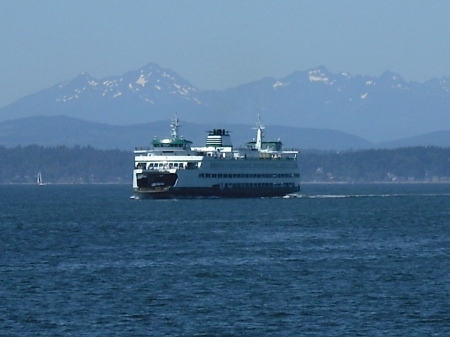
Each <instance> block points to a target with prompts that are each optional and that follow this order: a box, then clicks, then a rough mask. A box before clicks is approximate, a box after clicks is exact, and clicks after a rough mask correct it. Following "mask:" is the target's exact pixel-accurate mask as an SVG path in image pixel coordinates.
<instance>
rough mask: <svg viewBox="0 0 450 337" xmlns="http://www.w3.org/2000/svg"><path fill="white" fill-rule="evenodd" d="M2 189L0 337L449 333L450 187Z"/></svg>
mask: <svg viewBox="0 0 450 337" xmlns="http://www.w3.org/2000/svg"><path fill="white" fill-rule="evenodd" d="M302 188H303V189H302V192H301V193H302V195H301V197H300V198H292V199H284V198H267V199H244V200H238V199H189V200H131V199H130V196H131V187H130V186H124V185H95V186H94V185H85V186H80V185H78V186H77V185H46V186H21V185H16V186H13V185H3V186H0V192H1V193H0V335H1V336H449V335H450V184H447V185H445V184H444V185H437V184H430V185H426V184H411V185H406V184H398V185H389V184H380V185H325V184H324V185H308V184H305V185H303V186H302Z"/></svg>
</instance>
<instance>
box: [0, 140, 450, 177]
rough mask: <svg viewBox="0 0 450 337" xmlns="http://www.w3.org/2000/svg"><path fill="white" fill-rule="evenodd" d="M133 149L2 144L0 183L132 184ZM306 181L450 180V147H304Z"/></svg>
mask: <svg viewBox="0 0 450 337" xmlns="http://www.w3.org/2000/svg"><path fill="white" fill-rule="evenodd" d="M133 165H134V162H133V153H132V152H131V151H121V150H98V149H94V148H93V147H90V146H87V147H80V146H75V147H70V148H69V147H66V146H57V147H42V146H38V145H29V146H23V147H22V146H18V147H15V148H5V147H2V146H0V183H3V184H5V183H34V182H36V177H37V174H38V173H39V172H41V173H42V176H43V179H44V182H48V183H79V184H83V183H125V184H131V179H132V170H133ZM300 171H301V175H302V181H304V182H314V181H315V182H401V181H404V182H408V181H410V182H414V181H428V182H450V148H440V147H409V148H398V149H392V150H387V149H383V150H382V149H379V150H361V151H345V152H323V151H303V152H301V153H300Z"/></svg>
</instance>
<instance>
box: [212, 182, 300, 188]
mask: <svg viewBox="0 0 450 337" xmlns="http://www.w3.org/2000/svg"><path fill="white" fill-rule="evenodd" d="M221 186H222V187H224V188H245V187H273V188H277V187H294V186H295V184H294V183H234V184H221Z"/></svg>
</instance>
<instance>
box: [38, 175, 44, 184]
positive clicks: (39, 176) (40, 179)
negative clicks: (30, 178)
mask: <svg viewBox="0 0 450 337" xmlns="http://www.w3.org/2000/svg"><path fill="white" fill-rule="evenodd" d="M37 183H38V185H44V182H43V180H42V174H41V172H39V173H38V176H37Z"/></svg>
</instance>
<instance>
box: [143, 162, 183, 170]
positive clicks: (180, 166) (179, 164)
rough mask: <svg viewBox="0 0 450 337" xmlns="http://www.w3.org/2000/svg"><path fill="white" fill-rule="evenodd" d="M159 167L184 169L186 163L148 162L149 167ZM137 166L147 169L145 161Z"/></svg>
mask: <svg viewBox="0 0 450 337" xmlns="http://www.w3.org/2000/svg"><path fill="white" fill-rule="evenodd" d="M158 167H168V168H179V169H183V168H184V167H185V165H184V163H150V164H148V168H149V169H153V168H158ZM136 168H142V169H145V163H139V164H137V166H136Z"/></svg>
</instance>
